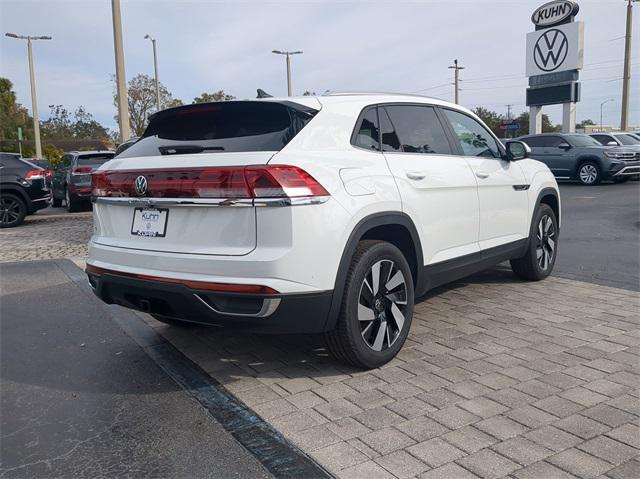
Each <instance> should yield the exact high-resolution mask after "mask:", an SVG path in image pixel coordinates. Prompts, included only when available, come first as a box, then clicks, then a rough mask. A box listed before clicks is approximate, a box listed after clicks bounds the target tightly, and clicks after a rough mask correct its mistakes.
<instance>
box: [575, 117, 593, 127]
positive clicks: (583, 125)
mask: <svg viewBox="0 0 640 479" xmlns="http://www.w3.org/2000/svg"><path fill="white" fill-rule="evenodd" d="M589 125H596V122H595V121H593V120H591V119H590V118H587V119H586V120H582V121H581V122H580V123H578V124H577V125H576V129H579V130H584V127H585V126H589Z"/></svg>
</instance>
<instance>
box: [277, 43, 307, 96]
mask: <svg viewBox="0 0 640 479" xmlns="http://www.w3.org/2000/svg"><path fill="white" fill-rule="evenodd" d="M271 53H275V54H276V55H285V56H286V57H287V96H291V59H290V57H291V55H299V54H301V53H302V51H295V52H288V51H282V50H272V51H271Z"/></svg>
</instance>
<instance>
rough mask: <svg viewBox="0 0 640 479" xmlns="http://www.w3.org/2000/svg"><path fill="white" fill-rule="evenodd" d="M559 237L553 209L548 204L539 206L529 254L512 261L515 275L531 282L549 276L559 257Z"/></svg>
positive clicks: (530, 238) (528, 247) (530, 234)
mask: <svg viewBox="0 0 640 479" xmlns="http://www.w3.org/2000/svg"><path fill="white" fill-rule="evenodd" d="M547 219H548V221H547ZM549 221H550V222H551V223H549ZM541 233H542V238H541V237H540V234H541ZM558 236H559V230H558V220H557V218H556V214H555V213H554V212H553V209H551V207H550V206H549V205H546V204H540V205H538V209H537V210H536V213H535V215H534V217H533V221H532V223H531V231H530V233H529V244H528V246H527V252H526V254H525V255H524V256H523V257H522V258H518V259H512V260H511V269H512V270H513V272H514V273H515V275H516V276H517V277H518V278H520V279H525V280H529V281H540V280H541V279H544V278H546V277H547V276H549V275H550V274H551V271H553V265H554V264H555V262H556V258H557V256H558ZM549 241H551V242H549ZM540 254H541V255H542V256H541V257H539V255H540ZM545 255H546V260H545Z"/></svg>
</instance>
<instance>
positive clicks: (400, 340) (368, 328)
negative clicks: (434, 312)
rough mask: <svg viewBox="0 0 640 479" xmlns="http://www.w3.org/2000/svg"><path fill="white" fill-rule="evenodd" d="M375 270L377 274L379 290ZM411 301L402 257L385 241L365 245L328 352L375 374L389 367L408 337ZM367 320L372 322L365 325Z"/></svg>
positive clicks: (356, 259)
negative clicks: (381, 367)
mask: <svg viewBox="0 0 640 479" xmlns="http://www.w3.org/2000/svg"><path fill="white" fill-rule="evenodd" d="M374 270H377V271H378V273H377V277H378V278H379V280H378V285H377V286H375V283H374V281H373V278H374V276H373V274H374ZM398 273H401V274H400V276H398ZM385 276H386V279H384V278H385ZM399 281H402V282H399ZM369 282H371V283H372V285H369ZM390 284H391V286H389V285H390ZM387 287H389V289H387ZM376 293H377V294H376ZM363 301H364V302H363ZM413 301H414V290H413V277H412V275H411V269H410V268H409V264H408V263H407V260H406V258H405V257H404V255H403V254H402V252H401V251H400V250H399V249H398V248H397V247H395V246H394V245H392V244H391V243H387V242H384V241H374V240H366V241H361V242H360V243H359V244H358V247H357V248H356V251H355V253H354V255H353V258H352V260H351V265H350V266H349V271H348V273H347V278H346V283H345V287H344V292H343V296H342V303H341V306H340V315H339V317H338V321H337V324H336V329H334V330H333V331H331V332H329V333H327V334H326V335H325V337H326V342H327V347H328V348H329V351H330V352H331V353H332V354H333V356H334V357H335V358H336V359H338V360H339V361H341V362H343V363H346V364H349V365H352V366H355V367H358V368H364V369H372V368H377V367H380V366H382V365H383V364H385V363H387V362H389V361H390V360H391V359H393V358H394V357H395V355H396V354H398V351H400V349H401V348H402V345H403V344H404V342H405V340H406V339H407V335H408V334H409V329H410V328H411V319H412V317H413ZM365 303H368V304H367V305H365ZM361 306H362V308H361ZM363 311H364V316H363ZM398 313H400V316H397V315H398ZM369 315H370V316H371V317H372V318H373V319H364V320H363V319H362V318H363V317H367V318H368V317H369ZM395 318H398V319H399V321H398V320H396V319H395ZM381 336H382V340H381V342H380V338H381ZM385 341H386V343H387V345H386V347H385ZM378 348H379V349H378Z"/></svg>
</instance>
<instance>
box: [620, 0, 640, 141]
mask: <svg viewBox="0 0 640 479" xmlns="http://www.w3.org/2000/svg"><path fill="white" fill-rule="evenodd" d="M634 1H636V2H637V1H638V0H627V30H626V32H625V36H624V74H623V76H622V116H621V118H620V129H621V130H622V131H626V130H628V129H629V85H630V83H631V26H632V21H631V19H632V17H633V2H634Z"/></svg>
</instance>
